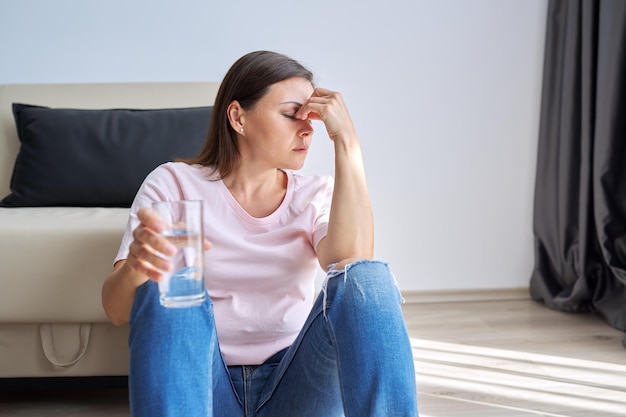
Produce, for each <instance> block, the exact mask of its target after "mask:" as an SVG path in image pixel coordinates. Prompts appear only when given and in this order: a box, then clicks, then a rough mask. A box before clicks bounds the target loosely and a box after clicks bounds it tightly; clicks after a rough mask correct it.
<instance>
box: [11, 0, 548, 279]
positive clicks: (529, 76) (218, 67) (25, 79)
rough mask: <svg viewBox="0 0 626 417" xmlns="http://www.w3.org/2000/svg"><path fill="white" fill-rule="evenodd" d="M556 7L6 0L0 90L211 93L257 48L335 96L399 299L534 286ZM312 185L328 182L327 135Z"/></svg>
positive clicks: (502, 2) (312, 162) (436, 1)
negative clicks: (539, 141)
mask: <svg viewBox="0 0 626 417" xmlns="http://www.w3.org/2000/svg"><path fill="white" fill-rule="evenodd" d="M546 5H547V0H524V1H521V0H456V1H455V0H417V1H416V0H385V1H382V0H381V1H378V2H374V1H357V0H354V1H343V2H342V1H337V0H320V1H318V2H314V3H311V2H305V3H302V2H293V1H291V2H280V1H276V0H268V1H258V0H232V1H221V2H210V1H206V0H205V1H200V0H177V1H155V0H132V1H131V0H107V1H84V0H54V1H50V0H13V1H10V0H0V57H1V58H0V83H5V84H6V83H49V82H120V81H205V80H206V81H217V80H220V79H221V78H222V76H223V74H224V73H225V72H226V70H227V69H228V67H229V66H230V64H231V63H232V62H233V61H234V60H235V59H236V58H238V57H239V56H241V55H242V54H244V53H246V52H248V51H251V50H255V49H272V50H277V51H280V52H284V53H287V54H289V55H292V56H293V57H294V58H296V59H298V60H300V61H301V62H303V63H304V64H305V65H307V66H309V67H310V68H311V69H312V70H313V71H314V72H316V75H317V81H318V84H319V85H323V86H325V87H328V88H331V89H336V90H339V91H341V92H342V93H343V94H344V96H345V98H346V101H347V102H348V104H349V106H350V109H351V112H352V115H353V119H354V120H355V123H356V124H357V127H358V130H359V132H360V136H361V140H362V145H363V149H364V152H365V159H366V164H367V173H368V180H369V183H370V189H371V195H372V199H373V204H374V210H375V215H376V233H377V239H378V240H377V256H378V257H379V258H382V259H385V260H388V261H390V262H391V264H392V266H393V269H394V271H395V275H396V277H397V279H398V282H399V283H400V287H401V288H402V289H403V290H407V291H409V290H430V289H464V288H476V289H479V288H510V287H521V286H526V285H527V282H528V278H529V274H530V272H531V269H532V263H533V259H532V199H533V186H534V177H535V171H534V170H535V152H536V138H537V130H538V115H539V102H540V89H541V69H542V62H543V40H544V33H545V29H544V27H545V20H546V8H547V6H546ZM317 128H318V133H317V137H316V144H315V145H314V148H313V150H312V153H311V156H310V159H309V161H308V162H307V165H306V167H305V170H306V171H324V172H329V173H332V153H331V151H332V148H331V146H330V144H329V141H328V139H327V137H326V136H325V135H324V134H323V133H322V132H321V130H322V129H321V128H320V126H319V125H318V126H317Z"/></svg>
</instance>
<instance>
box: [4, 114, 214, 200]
mask: <svg viewBox="0 0 626 417" xmlns="http://www.w3.org/2000/svg"><path fill="white" fill-rule="evenodd" d="M211 110H212V107H193V108H180V109H158V110H138V109H108V110H78V109H53V108H49V107H41V106H32V105H27V104H19V103H14V104H13V115H14V117H15V124H16V126H17V133H18V136H19V139H20V142H21V147H20V151H19V153H18V155H17V159H16V160H15V166H14V168H13V175H12V177H11V194H9V195H8V196H6V197H5V198H4V199H3V200H2V201H0V206H3V207H32V206H80V207H130V205H131V203H132V201H133V199H134V197H135V194H136V193H137V190H138V189H139V186H140V185H141V183H142V181H143V180H144V178H145V177H146V175H147V174H148V173H149V172H150V171H151V170H152V169H154V168H156V167H157V166H158V165H160V164H162V163H164V162H168V161H171V160H173V159H175V158H189V157H192V156H195V155H196V154H197V153H198V151H199V150H200V147H201V145H202V143H203V142H204V140H205V138H206V136H207V131H208V125H209V118H210V115H211Z"/></svg>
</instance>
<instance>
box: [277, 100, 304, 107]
mask: <svg viewBox="0 0 626 417" xmlns="http://www.w3.org/2000/svg"><path fill="white" fill-rule="evenodd" d="M280 104H295V105H298V106H300V107H302V103H298V102H297V101H283V102H282V103H280Z"/></svg>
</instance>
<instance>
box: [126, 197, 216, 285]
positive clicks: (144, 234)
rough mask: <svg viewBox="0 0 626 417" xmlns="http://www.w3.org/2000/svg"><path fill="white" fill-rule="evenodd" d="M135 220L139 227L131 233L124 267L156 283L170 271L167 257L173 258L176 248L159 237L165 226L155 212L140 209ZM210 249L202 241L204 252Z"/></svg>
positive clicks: (206, 242) (207, 244)
mask: <svg viewBox="0 0 626 417" xmlns="http://www.w3.org/2000/svg"><path fill="white" fill-rule="evenodd" d="M137 218H138V219H139V226H137V227H136V228H135V230H134V231H133V241H132V243H131V244H130V247H129V253H128V258H127V259H126V262H125V263H124V267H125V268H130V269H132V270H133V271H134V272H136V273H139V274H142V275H145V276H146V277H147V278H149V279H151V280H153V281H157V282H158V281H159V280H160V279H161V274H162V273H163V272H167V271H169V270H171V269H172V267H173V265H172V263H171V262H170V261H168V260H167V257H171V256H174V254H175V253H176V248H175V247H174V245H172V244H171V243H170V242H169V241H168V240H167V239H165V238H164V237H162V236H161V235H160V233H161V232H162V231H163V230H164V228H165V225H164V224H163V219H162V218H161V217H160V216H159V215H158V213H157V212H156V211H154V210H152V209H149V208H141V209H139V210H138V211H137ZM210 248H211V244H210V242H209V241H208V240H206V239H204V250H208V249H210Z"/></svg>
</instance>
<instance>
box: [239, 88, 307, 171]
mask: <svg viewBox="0 0 626 417" xmlns="http://www.w3.org/2000/svg"><path fill="white" fill-rule="evenodd" d="M311 94H313V86H312V85H311V83H310V82H309V81H308V80H306V79H304V78H299V77H298V78H289V79H287V80H284V81H281V82H278V83H276V84H273V85H272V86H271V87H270V88H269V89H268V91H267V93H266V94H265V95H264V96H263V97H262V98H261V99H260V100H259V101H258V102H257V103H256V104H255V105H254V106H253V107H252V108H251V109H249V110H244V111H243V114H242V120H241V121H242V125H243V128H244V132H243V134H242V135H240V136H239V150H240V153H241V157H242V162H243V163H244V164H245V163H252V164H256V165H258V166H260V167H262V168H282V169H293V170H297V169H300V168H302V166H303V165H304V161H305V159H306V155H307V153H308V149H309V146H310V145H311V140H312V138H313V126H311V122H310V121H308V120H297V119H295V118H294V117H293V116H294V114H295V113H296V112H297V111H298V109H299V108H300V107H301V106H302V105H303V104H304V103H305V102H306V101H307V100H308V99H309V97H310V96H311Z"/></svg>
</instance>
